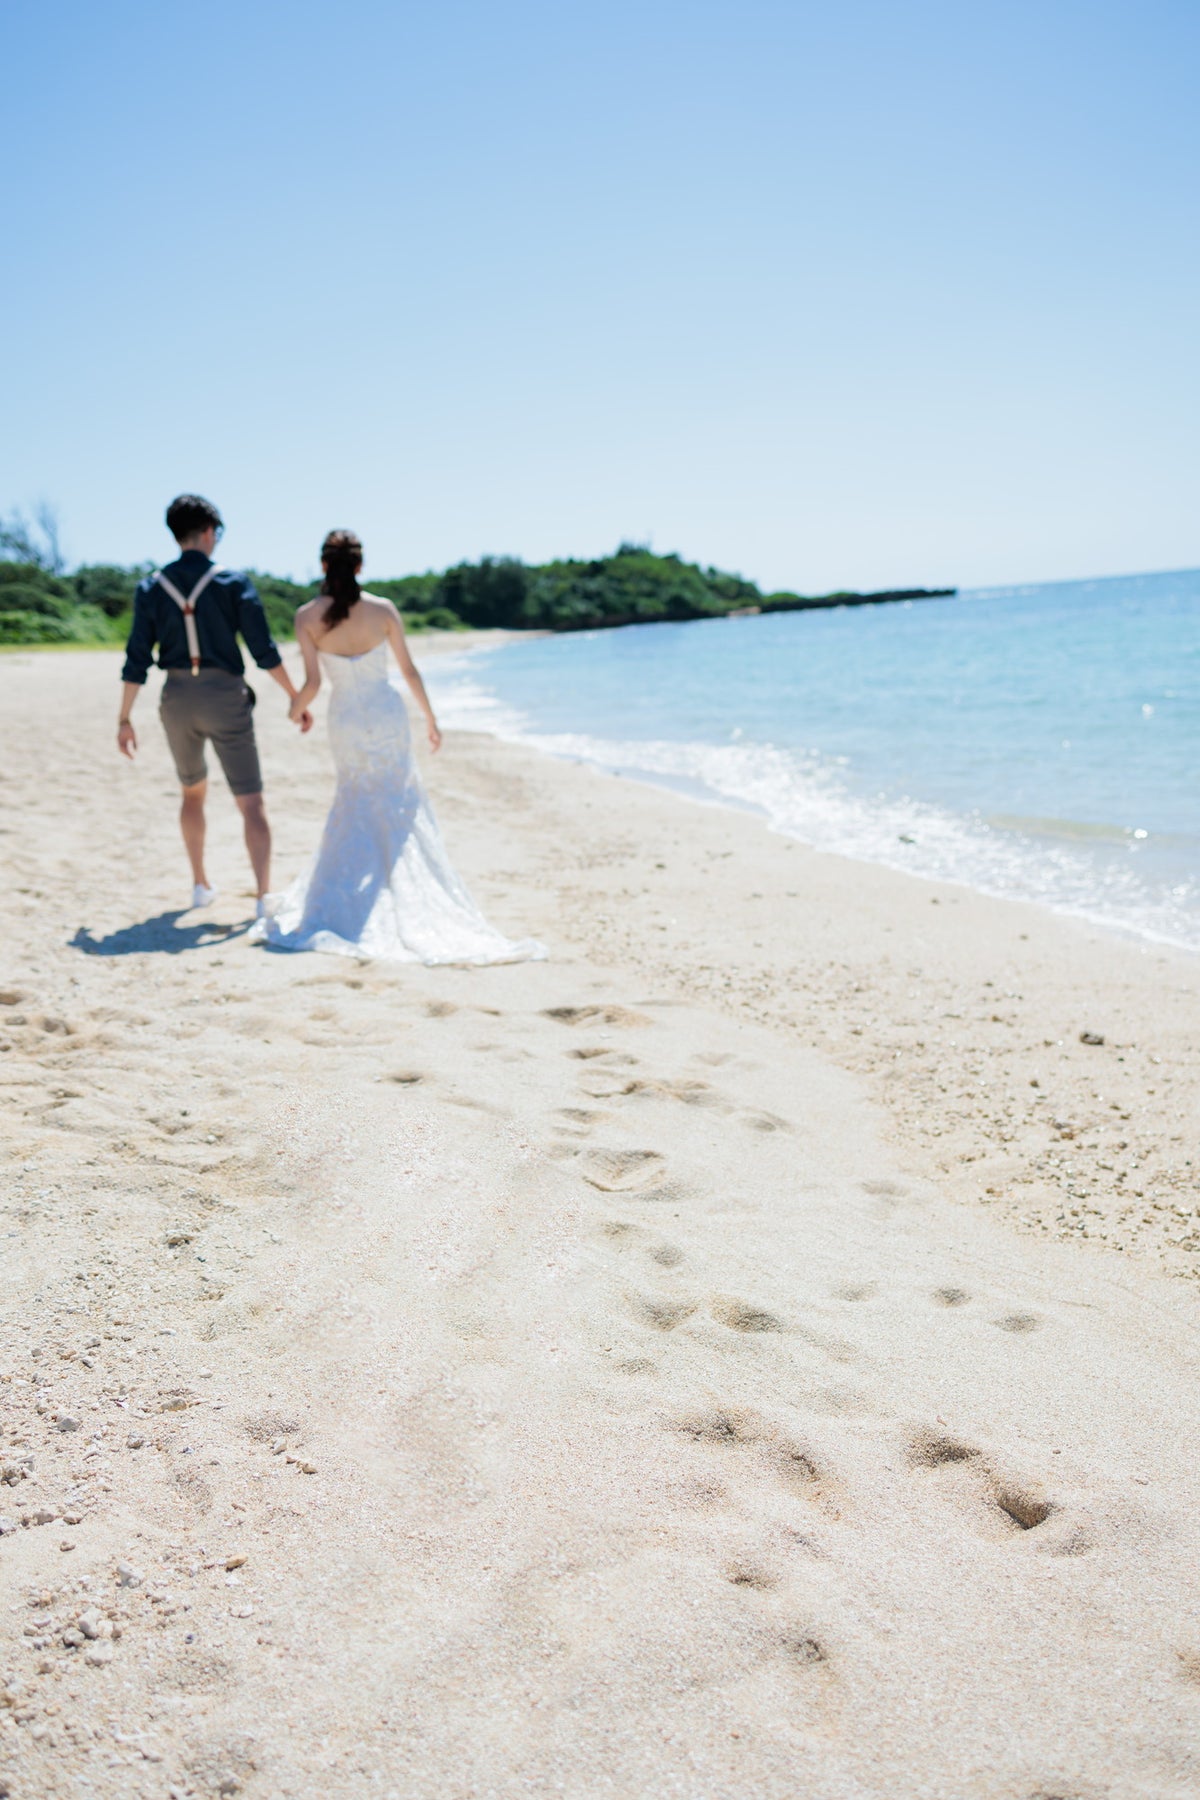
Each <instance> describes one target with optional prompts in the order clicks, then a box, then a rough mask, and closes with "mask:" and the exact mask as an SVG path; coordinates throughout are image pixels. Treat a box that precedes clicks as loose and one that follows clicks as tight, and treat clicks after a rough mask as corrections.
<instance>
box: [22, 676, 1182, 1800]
mask: <svg viewBox="0 0 1200 1800" xmlns="http://www.w3.org/2000/svg"><path fill="white" fill-rule="evenodd" d="M419 649H420V646H419V645H418V650H419ZM116 669H117V661H116V659H115V658H113V657H112V656H109V655H107V654H82V653H76V654H66V655H28V656H26V655H20V656H6V657H3V658H0V718H2V721H3V723H2V727H0V732H2V756H0V811H2V817H0V830H2V832H3V836H2V838H0V851H2V853H3V859H4V868H5V873H6V878H7V879H6V882H5V888H4V894H3V900H2V905H3V935H2V936H0V971H2V974H0V988H2V989H3V994H2V996H0V1096H2V1098H3V1111H2V1113H0V1134H2V1142H3V1146H4V1151H5V1175H4V1180H3V1185H2V1187H0V1201H2V1208H0V1250H2V1252H3V1270H4V1283H3V1305H4V1321H3V1336H2V1340H0V1384H2V1385H0V1396H2V1402H0V1404H2V1409H3V1426H4V1440H3V1447H2V1449H0V1464H3V1466H4V1467H5V1469H6V1470H7V1471H8V1481H9V1485H4V1486H0V1518H4V1519H6V1520H8V1521H11V1522H12V1523H13V1524H14V1526H15V1528H14V1529H13V1530H11V1531H9V1532H7V1533H6V1535H4V1536H3V1537H2V1538H0V1678H2V1679H3V1681H4V1682H5V1684H6V1685H5V1688H4V1694H3V1698H4V1702H5V1704H4V1706H3V1707H0V1794H5V1793H8V1794H11V1796H12V1797H13V1800H26V1797H33V1796H37V1797H39V1800H41V1797H44V1796H51V1795H54V1796H60V1797H63V1796H68V1795H69V1796H74V1795H95V1796H106V1797H107V1796H113V1797H116V1796H121V1797H124V1796H127V1795H143V1794H144V1795H153V1796H161V1797H164V1800H165V1797H166V1796H168V1795H169V1794H171V1793H172V1792H175V1793H177V1794H188V1795H196V1796H209V1795H215V1794H218V1793H234V1792H245V1793H246V1794H247V1795H252V1796H253V1795H261V1796H264V1797H265V1796H274V1795H295V1796H303V1797H305V1800H307V1797H308V1796H318V1795H319V1796H322V1800H324V1797H326V1796H330V1797H335V1800H341V1797H343V1796H347V1797H349V1796H353V1797H355V1800H357V1797H359V1796H376V1795H378V1796H384V1795H388V1794H392V1795H396V1796H402V1797H403V1800H410V1797H415V1800H426V1797H428V1800H434V1797H435V1796H436V1797H437V1800H460V1797H461V1800H467V1797H468V1796H470V1797H479V1800H484V1797H485V1796H496V1797H497V1800H508V1797H509V1796H514V1797H515V1796H531V1795H532V1796H539V1797H540V1796H570V1797H571V1800H599V1797H600V1796H615V1797H620V1800H625V1797H629V1800H635V1797H637V1800H640V1797H642V1796H654V1797H655V1800H657V1797H659V1796H663V1797H670V1800H674V1797H676V1796H678V1797H680V1800H726V1797H728V1800H735V1797H736V1800H746V1797H748V1796H754V1797H755V1800H758V1797H759V1796H763V1797H765V1800H776V1797H778V1800H799V1797H801V1796H817V1797H820V1800H825V1797H830V1800H833V1797H837V1800H840V1797H841V1796H847V1797H854V1800H858V1797H863V1796H870V1797H872V1800H875V1797H878V1800H908V1797H909V1796H913V1797H916V1796H922V1797H924V1796H931V1797H935V1800H967V1797H974V1796H987V1797H988V1800H991V1797H992V1796H997V1797H1004V1800H1008V1797H1009V1796H1011V1797H1012V1800H1053V1797H1058V1800H1126V1797H1128V1800H1135V1797H1136V1800H1159V1797H1162V1800H1167V1797H1168V1796H1169V1797H1171V1800H1175V1797H1177V1796H1178V1797H1182V1796H1190V1795H1195V1794H1197V1793H1200V1554H1198V1552H1200V1525H1198V1523H1197V1517H1198V1512H1200V1464H1198V1458H1197V1451H1198V1444H1197V1435H1198V1434H1197V1420H1198V1415H1200V1397H1198V1388H1197V1379H1196V1377H1197V1373H1198V1368H1197V1365H1198V1363H1200V1337H1198V1335H1197V1329H1196V1327H1197V1322H1198V1318H1200V1287H1198V1285H1197V1283H1196V1280H1195V1273H1194V1271H1195V1269H1196V1267H1197V1265H1200V1217H1198V1216H1197V1212H1196V1210H1195V1209H1196V1205H1197V1195H1196V1188H1195V1183H1194V1171H1193V1168H1192V1165H1191V1163H1190V1162H1189V1160H1188V1159H1189V1157H1190V1156H1191V1155H1192V1149H1193V1146H1194V1145H1195V1143H1196V1132H1195V1125H1196V1117H1197V1095H1198V1083H1197V1065H1196V1052H1195V1046H1194V1037H1193V1034H1194V1027H1195V1016H1196V1014H1195V989H1196V984H1197V973H1198V966H1197V964H1196V963H1195V962H1194V961H1193V960H1191V959H1188V958H1185V957H1182V956H1176V955H1174V954H1169V953H1165V952H1159V951H1148V950H1145V949H1143V948H1141V947H1140V946H1138V945H1136V944H1132V943H1126V942H1123V941H1121V940H1118V939H1115V938H1110V937H1107V936H1105V935H1103V934H1102V933H1100V932H1099V931H1097V930H1094V929H1092V928H1089V927H1086V926H1083V925H1079V924H1075V923H1072V922H1069V921H1063V920H1058V919H1054V918H1052V917H1050V916H1049V915H1046V914H1043V913H1040V912H1038V911H1036V910H1034V909H1032V908H1024V907H1018V906H1014V905H1009V904H1005V903H1000V902H993V901H987V900H984V899H981V898H978V897H975V896H972V895H970V894H968V893H966V892H965V891H963V890H957V889H953V888H949V887H940V886H931V885H930V884H926V883H920V882H916V881H912V880H909V879H908V878H906V877H903V876H899V875H894V874H891V873H888V872H886V871H882V870H878V869H872V868H867V867H864V866H861V865H856V864H852V863H849V862H846V861H842V860H841V859H838V858H830V857H818V856H814V855H812V854H811V853H809V852H808V851H806V850H804V849H803V848H801V847H800V846H798V845H793V844H790V843H788V842H786V841H785V840H782V839H780V838H776V837H772V836H770V835H769V834H768V833H767V832H766V831H765V830H764V829H763V828H762V827H761V826H760V825H759V824H758V823H757V822H756V821H755V820H753V819H752V818H749V817H745V816H741V815H738V814H735V813H731V812H726V811H721V810H718V809H716V808H705V807H699V806H694V805H690V804H688V803H686V802H683V801H679V800H675V799H673V798H672V797H670V796H667V795H663V794H660V793H657V792H654V791H653V790H651V789H648V788H644V787H640V786H637V785H635V784H632V783H629V782H624V781H618V780H615V779H613V778H610V777H607V776H604V775H602V774H598V773H596V772H593V771H589V770H585V769H580V768H574V767H570V766H568V765H565V764H557V763H554V762H551V761H549V760H545V759H539V758H537V757H535V756H533V755H531V754H528V753H526V752H524V751H519V750H514V749H512V748H511V747H505V746H500V745H497V744H495V743H494V742H491V741H489V740H487V739H484V738H479V737H473V736H467V735H452V736H451V738H450V740H449V742H448V744H447V746H446V749H445V751H444V752H443V754H442V756H441V757H440V758H439V759H437V761H436V762H433V763H431V764H427V766H428V773H429V777H430V785H431V787H432V789H433V792H434V796H435V800H436V803H437V805H438V807H439V811H440V814H441V817H442V821H443V825H444V827H445V829H446V833H447V837H448V839H449V842H450V846H451V849H452V853H453V854H454V856H455V858H456V860H457V861H458V863H459V865H460V866H461V867H462V869H463V871H464V873H465V874H467V876H468V877H469V879H471V881H472V882H473V884H474V886H475V888H476V891H477V893H478V895H479V897H480V899H481V900H482V901H483V902H484V904H485V906H486V908H487V910H488V911H489V912H490V913H491V915H492V916H494V918H495V920H496V922H497V923H498V924H499V925H501V926H502V927H503V928H504V929H506V930H508V931H510V932H512V933H514V934H525V933H533V934H536V935H538V936H540V937H542V938H543V939H545V940H546V942H547V943H548V945H549V947H550V950H551V955H552V960H551V961H550V962H548V963H546V964H544V965H537V966H521V967H515V968H502V969H494V970H486V971H475V972H468V971H461V970H440V971H426V970H411V969H395V968H380V967H371V966H358V965H355V964H350V963H346V962H342V961H340V960H338V959H335V958H326V957H318V956H306V957H286V956H279V955H272V954H270V953H268V952H265V951H263V950H260V949H254V948H252V947H250V946H248V945H246V943H245V942H244V941H243V937H242V935H241V933H242V930H243V928H244V926H245V923H246V921H247V919H248V916H249V912H250V910H251V909H250V906H249V904H248V901H247V899H246V897H245V889H246V885H247V881H246V875H247V871H246V867H245V863H244V859H243V857H242V854H241V849H240V845H239V843H238V839H237V831H236V817H235V814H234V811H233V807H232V803H231V802H230V801H229V799H228V797H227V795H225V793H224V791H223V790H222V789H220V788H219V786H218V784H217V783H214V802H213V808H212V814H213V831H212V849H213V855H212V860H211V864H210V867H211V868H212V869H213V871H214V873H215V878H216V879H217V881H218V883H219V884H220V885H221V886H222V888H223V890H224V894H225V897H224V898H223V899H222V900H221V901H220V902H218V904H217V906H216V907H215V908H214V909H213V912H212V913H211V914H204V915H188V916H187V917H185V918H183V919H182V920H176V919H175V918H173V917H172V916H171V915H173V914H174V913H175V912H176V910H177V908H178V907H179V906H180V905H181V904H182V903H183V901H184V900H185V898H186V894H187V891H188V890H187V876H186V866H185V864H184V862H183V858H182V851H181V848H180V846H179V844H178V841H177V837H176V830H175V822H174V795H175V784H174V778H173V774H172V771H171V768H170V764H169V761H168V758H167V754H166V749H165V745H164V744H163V741H162V738H161V734H160V732H159V728H158V725H157V721H156V720H155V719H154V716H153V708H152V705H150V704H149V703H148V701H143V702H142V705H141V707H140V708H139V716H138V724H139V727H140V728H141V732H142V737H143V744H144V750H143V755H142V758H141V760H140V761H139V763H138V765H137V766H136V767H134V768H129V767H125V766H123V765H122V764H121V763H120V762H119V761H118V759H117V756H116V753H115V749H114V748H113V745H112V722H113V717H114V715H115V705H116V698H117V687H116ZM259 685H260V687H261V688H262V689H263V690H264V691H263V692H262V696H261V704H260V708H259V713H260V720H261V725H260V731H261V740H262V744H263V751H264V762H265V767H266V770H267V778H268V789H267V797H268V803H269V807H270V810H271V813H272V818H273V822H274V825H275V829H276V839H277V878H278V879H279V880H280V881H282V880H285V879H286V878H288V876H289V875H290V874H291V873H292V872H294V870H295V868H296V867H297V866H298V864H299V862H300V860H301V859H302V858H303V856H304V855H305V854H306V853H307V851H308V850H309V849H311V847H312V845H313V844H314V842H315V837H316V833H317V830H318V828H319V823H320V819H321V817H322V815H323V812H324V809H325V806H326V804H327V802H328V797H329V792H330V765H329V758H328V753H327V749H326V746H325V744H324V741H323V735H322V733H321V730H320V727H319V726H318V730H317V732H315V733H314V734H313V735H312V736H311V737H310V738H309V739H307V740H301V739H300V738H299V737H298V736H297V735H296V734H294V733H293V732H292V731H291V730H290V728H288V727H287V725H286V723H285V721H284V720H283V718H282V716H281V706H280V705H279V704H278V703H277V702H278V700H279V697H278V696H277V694H276V692H275V690H274V689H273V688H272V687H271V685H270V684H269V683H266V682H263V683H260V684H259ZM933 901H936V902H937V906H936V908H935V907H934V906H933V905H931V902H933ZM77 934H79V935H77ZM1082 1030H1090V1031H1093V1032H1097V1033H1102V1034H1103V1035H1104V1037H1105V1039H1106V1042H1105V1044H1104V1045H1103V1046H1087V1045H1082V1044H1081V1043H1080V1042H1079V1033H1080V1031H1082ZM1032 1082H1037V1083H1038V1084H1039V1085H1038V1086H1037V1087H1033V1086H1031V1085H1030V1084H1031V1083H1032ZM1053 1121H1059V1124H1058V1125H1057V1126H1056V1125H1055V1124H1054V1123H1053ZM1068 1133H1070V1134H1073V1135H1067V1134H1068ZM64 1414H65V1415H67V1416H68V1417H69V1418H70V1419H73V1420H76V1421H78V1424H79V1429H78V1430H75V1431H72V1430H66V1431H64V1430H60V1429H58V1427H57V1424H56V1420H57V1419H58V1418H59V1416H61V1415H64ZM135 1438H136V1439H141V1440H143V1441H142V1443H141V1447H139V1448H131V1447H130V1444H131V1442H132V1440H133V1439H135ZM280 1442H282V1443H283V1445H284V1446H285V1448H284V1449H280V1450H278V1451H276V1450H275V1449H274V1448H273V1446H275V1445H276V1444H278V1443H280ZM30 1458H32V1467H31V1468H30V1467H29V1459H30ZM293 1458H294V1459H296V1460H290V1459H293ZM305 1465H311V1467H312V1470H313V1472H312V1473H306V1472H305ZM39 1511H40V1512H43V1513H46V1514H51V1515H54V1516H53V1517H52V1518H51V1519H50V1520H49V1521H48V1522H46V1523H44V1524H40V1525H39V1524H37V1523H34V1522H33V1521H34V1520H36V1518H37V1516H38V1513H39ZM68 1516H69V1517H70V1518H72V1519H75V1518H78V1520H79V1522H78V1523H73V1524H68V1523H67V1522H66V1520H67V1518H68ZM23 1520H27V1521H29V1523H27V1524H24V1525H23V1524H22V1523H21V1521H23ZM66 1545H70V1546H72V1547H71V1548H69V1549H67V1548H64V1547H63V1546H66ZM233 1557H244V1558H245V1559H246V1560H245V1561H244V1563H241V1564H239V1566H237V1567H236V1568H235V1569H232V1570H227V1569H226V1567H225V1563H226V1561H227V1560H228V1559H230V1558H233ZM119 1562H123V1563H125V1564H126V1565H128V1566H129V1568H131V1569H132V1570H133V1572H134V1573H133V1577H132V1580H133V1581H134V1582H135V1583H136V1585H124V1586H122V1585H119V1579H120V1578H119V1577H118V1574H117V1565H118V1563H119ZM89 1604H91V1605H93V1606H94V1608H95V1611H94V1613H93V1614H92V1615H91V1616H90V1617H89V1619H88V1620H87V1624H88V1628H89V1629H91V1630H94V1631H98V1632H99V1633H100V1634H101V1635H100V1636H99V1637H97V1638H94V1639H88V1638H84V1639H83V1641H82V1642H80V1643H79V1644H77V1645H76V1646H75V1647H73V1648H72V1647H67V1646H66V1645H64V1642H63V1633H64V1631H65V1632H67V1634H68V1637H72V1636H76V1635H79V1634H78V1633H74V1632H72V1629H71V1627H72V1625H73V1622H74V1621H75V1620H76V1619H77V1618H78V1616H79V1615H80V1613H81V1612H83V1611H86V1609H87V1607H88V1606H89ZM110 1630H111V1631H112V1632H113V1636H112V1637H109V1636H107V1635H106V1634H107V1633H108V1632H109V1631H110ZM118 1633H119V1635H117V1634H118ZM89 1658H91V1659H92V1660H90V1661H89ZM6 1784H7V1785H6Z"/></svg>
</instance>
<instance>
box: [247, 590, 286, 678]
mask: <svg viewBox="0 0 1200 1800" xmlns="http://www.w3.org/2000/svg"><path fill="white" fill-rule="evenodd" d="M237 619H238V630H239V631H240V632H241V634H242V638H243V641H244V642H245V645H246V648H247V650H248V651H249V652H250V654H251V656H252V657H253V658H254V660H255V662H256V663H257V664H258V666H259V668H260V669H262V670H264V671H265V673H266V674H268V675H271V674H274V672H275V670H276V669H277V668H278V667H279V665H280V664H281V663H282V661H283V658H282V657H281V656H280V654H279V649H278V646H277V645H276V643H275V640H274V638H273V637H272V636H271V627H270V626H269V625H268V624H267V615H266V613H265V612H264V611H263V603H262V601H261V600H260V599H259V597H258V589H257V588H256V587H255V585H254V583H253V582H252V581H251V580H250V579H249V578H248V577H247V576H245V575H243V576H242V582H241V590H240V592H239V594H238V603H237ZM277 679H278V678H277ZM289 685H290V684H289Z"/></svg>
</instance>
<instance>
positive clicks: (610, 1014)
mask: <svg viewBox="0 0 1200 1800" xmlns="http://www.w3.org/2000/svg"><path fill="white" fill-rule="evenodd" d="M542 1016H543V1018H547V1019H555V1020H557V1022H558V1023H559V1024H560V1025H621V1026H627V1027H632V1026H639V1025H649V1024H650V1023H651V1021H650V1020H649V1019H648V1018H646V1016H645V1014H644V1013H636V1012H630V1010H629V1008H628V1007H626V1006H548V1007H546V1009H545V1011H544V1013H543V1015H542Z"/></svg>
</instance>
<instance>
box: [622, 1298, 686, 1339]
mask: <svg viewBox="0 0 1200 1800" xmlns="http://www.w3.org/2000/svg"><path fill="white" fill-rule="evenodd" d="M630 1306H631V1308H632V1310H633V1314H634V1317H635V1318H638V1319H640V1320H641V1322H642V1324H643V1325H650V1326H652V1327H653V1329H654V1330H655V1331H674V1329H675V1327H676V1326H677V1325H682V1324H683V1322H684V1320H685V1319H690V1318H691V1316H692V1314H693V1313H694V1312H695V1311H696V1305H695V1302H694V1301H687V1300H659V1299H657V1298H654V1297H647V1296H645V1295H638V1296H636V1297H634V1298H633V1299H631V1301H630Z"/></svg>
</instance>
